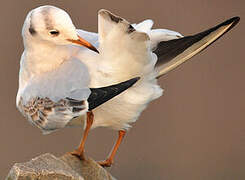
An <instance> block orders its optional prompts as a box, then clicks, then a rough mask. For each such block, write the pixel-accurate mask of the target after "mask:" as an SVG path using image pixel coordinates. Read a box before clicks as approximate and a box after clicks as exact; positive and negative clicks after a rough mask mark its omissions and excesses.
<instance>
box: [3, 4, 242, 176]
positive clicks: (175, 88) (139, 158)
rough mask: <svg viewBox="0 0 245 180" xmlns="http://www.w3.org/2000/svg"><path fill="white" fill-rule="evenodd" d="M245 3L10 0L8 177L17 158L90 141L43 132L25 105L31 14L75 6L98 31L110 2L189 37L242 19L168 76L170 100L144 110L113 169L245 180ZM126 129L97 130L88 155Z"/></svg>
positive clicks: (6, 15)
mask: <svg viewBox="0 0 245 180" xmlns="http://www.w3.org/2000/svg"><path fill="white" fill-rule="evenodd" d="M244 2H245V1H244V0H233V1H231V0H229V1H228V0H202V1H197V0H189V1H183V0H171V1H170V0H169V1H166V0H165V1H163V0H158V1H154V0H151V1H132V0H124V1H115V0H110V1H85V0H83V1H82V0H80V1H78V0H77V1H65V0H64V1H63V2H61V1H59V2H56V1H41V3H40V2H39V1H30V0H21V1H13V0H8V1H4V3H3V1H1V7H0V23H1V26H0V27H1V28H0V39H1V41H0V51H1V62H0V63H1V65H0V68H1V69H0V80H1V92H0V93H1V105H0V113H1V119H0V142H1V145H0V152H1V153H0V177H4V176H5V175H6V173H7V171H8V170H9V168H10V167H11V166H12V165H13V163H15V162H24V161H27V160H29V159H31V158H32V157H35V156H37V155H39V154H42V153H45V152H51V153H53V154H55V155H62V154H63V153H65V152H67V151H71V150H72V149H74V148H75V147H76V145H77V144H78V143H79V141H80V137H81V131H80V129H64V130H61V131H58V132H56V133H54V134H51V135H47V136H43V135H42V134H41V133H40V132H39V130H38V129H36V128H34V127H32V126H31V125H29V124H28V122H27V121H26V120H25V119H24V118H23V117H22V116H21V115H20V113H19V112H18V111H17V110H16V108H15V96H16V92H17V87H18V84H17V79H18V69H19V59H20V56H21V53H22V51H23V45H22V39H21V34H20V33H21V28H22V24H23V21H24V18H25V16H26V14H27V12H28V11H29V10H31V9H32V8H35V7H37V6H39V5H44V4H52V5H57V6H59V7H61V8H64V9H66V11H68V12H69V14H70V15H71V17H72V19H73V21H74V24H75V25H76V26H77V27H80V28H84V29H86V30H90V31H97V11H98V10H99V9H101V8H105V9H108V10H111V11H112V12H114V13H116V14H118V15H120V16H122V17H124V18H126V19H128V20H129V21H130V22H139V21H141V20H143V19H146V18H152V19H154V20H155V27H163V28H169V29H173V30H177V31H179V32H181V33H183V34H184V35H189V34H192V33H196V32H199V31H202V30H204V29H206V28H209V27H211V26H213V25H216V24H217V23H220V22H222V21H223V20H225V19H227V18H230V17H232V16H236V15H239V16H241V22H240V23H239V24H238V26H236V27H235V28H234V29H233V30H232V31H231V32H229V33H228V34H226V35H225V36H224V37H223V38H222V39H220V40H218V41H217V42H216V43H215V44H213V45H212V46H211V47H209V48H208V49H206V50H205V51H204V52H202V53H200V54H199V55H198V56H196V57H194V58H193V59H192V61H189V62H188V63H186V64H184V65H183V66H181V68H178V69H176V70H174V71H172V72H171V73H169V74H168V75H167V76H165V77H163V78H161V79H160V80H159V83H160V84H161V86H162V87H164V88H165V93H164V95H163V97H161V98H160V99H158V100H156V101H154V102H153V103H151V105H150V106H149V107H148V109H147V110H146V111H144V113H143V114H142V116H141V117H140V119H139V120H138V121H137V123H136V124H135V125H134V127H133V128H132V129H131V131H130V132H129V133H128V134H127V136H126V138H125V141H124V142H123V144H122V146H121V148H120V151H119V153H118V154H117V156H116V163H115V165H114V166H113V167H112V168H110V169H109V170H110V171H111V173H112V174H113V175H114V176H115V177H117V178H118V179H142V180H143V179H154V180H155V179H164V180H165V179H167V180H196V179H202V180H231V179H232V180H233V179H236V180H242V179H245V114H244V111H245V95H244V92H245V85H244V84H245V83H244V77H245V71H244V69H245V61H244V56H243V54H242V50H243V51H244V43H245V41H244V40H245V38H244V34H243V33H244V32H245V25H244V17H245V16H244V15H245V3H244ZM116 136H117V133H116V132H115V131H112V130H109V129H96V130H94V131H92V132H91V134H90V136H89V139H88V142H87V152H88V153H89V155H90V156H92V157H93V158H95V159H98V160H101V159H103V158H104V157H105V156H106V155H107V153H108V152H109V150H110V148H111V146H112V144H113V140H114V139H115V138H116ZM1 179H2V178H1Z"/></svg>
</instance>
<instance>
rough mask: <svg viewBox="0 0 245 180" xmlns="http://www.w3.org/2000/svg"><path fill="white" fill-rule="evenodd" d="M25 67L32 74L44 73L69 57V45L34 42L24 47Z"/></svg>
mask: <svg viewBox="0 0 245 180" xmlns="http://www.w3.org/2000/svg"><path fill="white" fill-rule="evenodd" d="M24 54H25V58H24V59H23V60H24V61H25V62H24V64H25V68H27V69H26V70H28V71H29V72H31V73H33V74H40V73H45V72H48V71H52V70H54V69H56V68H58V67H59V66H60V65H61V64H62V63H63V62H64V61H66V60H68V59H69V58H70V57H71V48H70V47H69V46H57V45H54V44H35V45H33V46H29V47H26V48H25V52H24Z"/></svg>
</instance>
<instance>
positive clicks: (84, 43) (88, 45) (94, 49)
mask: <svg viewBox="0 0 245 180" xmlns="http://www.w3.org/2000/svg"><path fill="white" fill-rule="evenodd" d="M67 40H68V41H70V42H72V43H75V44H78V45H81V46H85V47H86V48H88V49H90V50H92V51H94V52H97V53H99V51H98V50H97V49H96V47H94V46H93V45H92V44H90V43H89V42H88V41H86V40H85V39H83V38H81V37H80V36H78V39H77V40H74V39H67Z"/></svg>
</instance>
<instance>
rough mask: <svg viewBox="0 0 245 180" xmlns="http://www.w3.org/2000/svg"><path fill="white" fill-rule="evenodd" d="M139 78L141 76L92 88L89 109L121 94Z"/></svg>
mask: <svg viewBox="0 0 245 180" xmlns="http://www.w3.org/2000/svg"><path fill="white" fill-rule="evenodd" d="M139 79H140V78H139V77H136V78H132V79H130V80H127V81H124V82H121V83H118V84H115V85H111V86H107V87H102V88H90V90H91V94H90V96H89V98H88V100H87V101H88V104H89V111H91V110H93V109H94V108H96V107H98V106H99V105H101V104H103V103H105V102H106V101H109V100H110V99H112V98H113V97H115V96H117V95H119V94H121V93H122V92H123V91H125V90H127V89H128V88H130V87H131V86H133V85H134V84H135V83H136V82H137V81H138V80H139Z"/></svg>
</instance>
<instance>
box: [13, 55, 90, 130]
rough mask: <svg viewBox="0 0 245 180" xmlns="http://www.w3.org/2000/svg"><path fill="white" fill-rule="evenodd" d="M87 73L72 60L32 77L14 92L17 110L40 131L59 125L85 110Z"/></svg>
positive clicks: (80, 64)
mask: <svg viewBox="0 0 245 180" xmlns="http://www.w3.org/2000/svg"><path fill="white" fill-rule="evenodd" d="M89 81H90V77H89V73H88V70H87V68H86V66H85V65H84V64H82V62H80V61H79V60H76V59H70V60H67V61H65V62H63V64H62V65H60V67H59V68H58V69H56V70H53V71H50V72H46V73H45V74H44V73H43V74H42V75H38V76H36V77H33V78H32V79H31V80H30V81H29V82H28V84H27V85H26V86H25V87H24V88H23V89H21V90H19V92H18V95H19V97H20V100H18V103H17V106H18V108H19V110H20V111H21V112H22V113H23V114H24V115H25V116H26V117H28V119H29V120H30V122H31V123H32V124H34V125H36V126H38V127H39V128H40V129H41V130H42V131H43V132H44V133H48V132H51V131H53V130H55V129H59V128H63V127H65V126H66V124H67V123H68V122H69V121H70V120H71V119H72V118H74V117H76V116H80V115H83V114H84V113H85V112H86V111H87V110H88V103H87V99H88V97H89V95H90V93H91V91H90V89H89V87H88V84H89Z"/></svg>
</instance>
